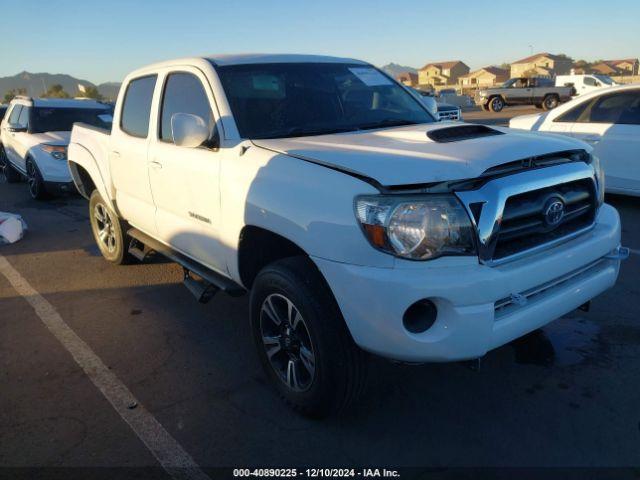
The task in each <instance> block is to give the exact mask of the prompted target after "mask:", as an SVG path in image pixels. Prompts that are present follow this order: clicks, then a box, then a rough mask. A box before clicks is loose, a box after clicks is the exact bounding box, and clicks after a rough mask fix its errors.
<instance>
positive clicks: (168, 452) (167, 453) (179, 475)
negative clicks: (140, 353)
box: [0, 255, 210, 480]
mask: <svg viewBox="0 0 640 480" xmlns="http://www.w3.org/2000/svg"><path fill="white" fill-rule="evenodd" d="M0 272H1V273H2V274H3V275H4V276H5V277H6V278H7V280H9V283H11V285H12V286H13V288H14V289H15V290H16V291H17V292H18V293H19V294H20V295H21V296H22V297H24V299H25V300H26V301H27V302H29V304H30V305H31V306H32V307H33V309H34V310H35V311H36V314H37V315H38V317H40V320H42V322H43V323H44V324H45V326H46V327H47V328H48V329H49V331H50V332H51V333H52V334H53V335H54V336H55V337H56V338H57V339H58V341H59V342H60V343H61V344H62V346H63V347H64V348H65V349H67V351H68V352H69V353H70V354H71V356H72V357H73V359H74V360H75V361H76V363H77V364H78V365H79V366H80V368H82V369H83V370H84V372H85V373H86V374H87V376H88V377H89V378H90V379H91V381H92V382H93V384H94V385H95V386H96V387H97V388H98V390H100V392H101V393H102V395H104V396H105V398H106V399H107V400H108V401H109V403H111V405H112V406H113V408H114V409H115V410H116V412H118V414H119V415H120V416H121V417H122V419H123V420H124V421H125V422H127V423H128V424H129V426H130V427H131V429H132V430H133V431H134V432H135V434H136V435H137V436H138V438H140V440H142V442H143V443H144V444H145V445H146V446H147V448H148V449H149V451H150V452H151V453H152V454H153V456H154V457H156V459H157V460H158V462H160V465H162V467H163V468H164V469H165V470H166V472H167V473H168V474H169V475H171V476H172V477H173V478H175V479H181V480H182V479H184V480H210V478H209V477H208V476H207V475H206V474H205V473H204V472H203V471H202V470H201V469H200V467H199V466H198V465H197V464H196V462H195V461H194V460H193V458H191V456H190V455H189V454H188V453H187V452H186V451H185V450H184V449H183V448H182V447H181V446H180V444H179V443H178V442H177V441H176V440H175V439H174V438H173V437H172V436H171V435H170V434H169V432H167V431H166V430H165V429H164V427H163V426H162V425H161V424H160V422H158V421H157V420H156V419H155V417H154V416H153V415H152V414H151V413H150V412H149V411H148V410H147V409H146V408H144V407H143V406H142V405H141V404H140V402H138V401H137V400H136V398H135V397H134V396H133V394H132V393H131V392H130V391H129V389H128V388H127V387H126V386H125V385H124V384H123V383H122V382H121V381H120V380H119V379H118V377H116V375H115V374H114V373H113V372H111V371H110V370H109V369H108V368H107V367H106V366H105V364H104V363H102V360H100V358H99V357H98V356H97V355H96V354H95V353H94V352H93V350H91V348H90V347H89V345H87V344H86V343H85V342H84V340H82V339H81V338H80V337H79V336H78V335H76V333H75V332H74V331H73V330H72V329H71V328H70V327H69V325H67V324H66V323H65V321H64V320H63V319H62V317H61V316H60V314H59V313H58V312H57V311H56V309H55V308H54V306H53V305H51V304H50V303H49V302H48V301H47V300H46V299H45V298H44V297H43V296H42V295H40V294H39V293H38V292H37V291H36V290H35V289H34V288H33V287H32V286H31V285H30V284H29V282H27V280H26V279H25V278H24V277H23V276H22V275H20V273H19V272H18V271H17V270H16V269H15V268H13V266H12V265H11V264H10V263H9V261H8V260H7V259H6V258H5V257H4V256H2V255H0ZM133 402H135V403H137V407H136V408H133V409H130V408H129V405H131V404H132V403H133Z"/></svg>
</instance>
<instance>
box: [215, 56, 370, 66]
mask: <svg viewBox="0 0 640 480" xmlns="http://www.w3.org/2000/svg"><path fill="white" fill-rule="evenodd" d="M206 58H207V59H208V60H210V61H211V62H213V63H215V64H216V65H220V66H225V65H243V64H248V63H361V64H363V65H365V64H366V62H363V61H362V60H355V59H353V58H342V57H330V56H327V55H300V54H271V53H243V54H238V55H210V56H207V57H206Z"/></svg>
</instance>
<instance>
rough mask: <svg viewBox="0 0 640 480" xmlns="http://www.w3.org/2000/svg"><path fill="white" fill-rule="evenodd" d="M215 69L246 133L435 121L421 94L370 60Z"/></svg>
mask: <svg viewBox="0 0 640 480" xmlns="http://www.w3.org/2000/svg"><path fill="white" fill-rule="evenodd" d="M216 69H217V71H218V75H219V76H220V80H221V82H222V85H223V87H224V90H225V93H226V95H227V99H228V100H229V104H230V106H231V110H232V112H233V116H234V118H235V121H236V124H237V126H238V130H239V132H240V135H241V136H242V137H244V138H279V137H297V136H306V135H323V134H328V133H338V132H348V131H354V130H365V129H373V128H383V127H392V126H400V125H412V124H418V123H432V122H434V121H435V120H434V118H433V117H432V116H431V115H430V114H429V113H428V112H427V111H426V109H425V108H424V106H422V104H421V102H420V101H419V100H418V99H417V98H415V97H414V96H413V95H412V94H410V93H409V92H408V91H407V90H405V89H404V88H403V87H401V86H400V85H398V84H397V83H395V82H394V81H393V80H391V79H389V77H387V76H386V75H384V74H382V73H381V72H380V71H378V70H376V69H375V68H373V67H370V66H367V65H358V64H346V63H272V64H247V65H231V66H224V67H220V66H217V67H216Z"/></svg>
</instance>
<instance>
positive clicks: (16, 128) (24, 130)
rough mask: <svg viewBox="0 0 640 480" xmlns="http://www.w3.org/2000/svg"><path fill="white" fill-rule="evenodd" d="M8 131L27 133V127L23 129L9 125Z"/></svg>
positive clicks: (19, 126)
mask: <svg viewBox="0 0 640 480" xmlns="http://www.w3.org/2000/svg"><path fill="white" fill-rule="evenodd" d="M9 131H10V132H14V133H15V132H26V131H27V127H24V126H22V125H9Z"/></svg>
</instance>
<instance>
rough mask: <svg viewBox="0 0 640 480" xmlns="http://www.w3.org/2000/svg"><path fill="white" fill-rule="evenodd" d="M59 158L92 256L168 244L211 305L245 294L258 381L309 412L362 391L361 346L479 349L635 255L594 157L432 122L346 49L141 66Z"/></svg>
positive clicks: (600, 282) (496, 131)
mask: <svg viewBox="0 0 640 480" xmlns="http://www.w3.org/2000/svg"><path fill="white" fill-rule="evenodd" d="M68 157H69V158H68V163H69V168H70V171H71V174H72V176H73V179H74V182H75V184H76V186H77V188H78V190H79V191H80V192H81V193H82V194H83V195H84V196H85V197H86V198H87V199H89V213H90V219H91V227H92V230H93V234H94V236H95V240H96V242H97V245H98V247H99V248H100V251H101V252H102V254H103V256H104V257H105V258H106V259H107V260H108V261H110V262H113V263H115V264H123V263H127V262H129V261H131V260H135V259H137V260H138V261H142V260H144V259H145V258H146V257H147V255H148V254H149V253H150V252H157V253H160V254H162V255H165V256H167V257H168V258H170V259H171V260H173V261H175V262H177V263H178V264H180V265H181V266H182V267H183V273H184V278H183V280H184V283H185V285H186V286H187V287H188V288H189V290H190V291H191V292H193V293H194V295H195V296H196V298H197V299H198V300H200V301H203V302H204V301H207V300H208V299H210V298H211V297H212V296H213V295H214V294H215V293H216V292H219V291H224V292H227V293H229V294H231V295H239V294H242V293H244V292H250V325H251V332H252V336H253V339H254V341H255V344H256V347H257V351H258V355H259V358H260V361H261V363H262V365H263V367H264V369H265V372H266V375H267V376H268V377H269V378H270V379H271V381H272V383H273V385H274V386H275V388H276V389H277V391H278V392H279V393H280V395H281V396H282V397H284V399H285V400H286V401H287V402H288V403H289V404H291V405H292V406H293V407H295V408H296V409H297V410H299V411H301V412H303V413H305V414H308V415H315V416H322V415H326V414H329V413H332V412H335V411H338V410H340V409H342V408H344V407H345V406H346V405H348V404H349V403H350V402H351V401H352V400H353V399H354V398H355V397H356V396H357V394H358V392H359V391H360V390H361V388H362V386H363V382H364V378H365V372H366V366H367V354H365V352H369V353H372V354H376V355H379V356H382V357H386V358H389V359H393V360H396V361H402V362H447V361H458V360H470V359H477V358H480V357H482V356H483V355H484V354H485V353H487V352H488V351H490V350H492V349H494V348H496V347H499V346H501V345H504V344H506V343H507V342H510V341H512V340H514V339H516V338H518V337H520V336H522V335H525V334H527V333H528V332H531V331H532V330H535V329H537V328H540V327H542V326H544V325H545V324H547V323H549V322H551V321H553V320H555V319H557V318H559V317H560V316H562V315H564V314H566V313H568V312H571V311H572V310H574V309H576V308H578V307H580V306H583V305H585V304H587V303H588V302H589V301H590V300H591V299H592V298H593V297H595V296H597V295H598V294H600V293H602V292H603V291H605V290H606V289H608V288H610V287H611V286H613V285H614V283H615V281H616V278H617V276H618V269H619V265H620V260H621V259H622V258H624V256H625V254H626V250H625V249H624V248H623V247H621V246H620V220H619V217H618V213H617V212H616V210H615V209H614V208H613V207H611V206H609V205H607V204H606V203H604V196H603V192H604V186H603V184H602V182H603V175H602V171H601V169H600V166H599V163H598V159H597V158H596V157H595V156H594V155H592V153H591V147H589V146H588V145H586V144H584V143H582V142H580V141H577V140H574V139H571V138H561V137H556V136H547V135H543V134H532V133H526V132H517V131H512V130H509V129H507V128H498V127H495V128H490V127H487V126H482V125H471V124H464V123H447V122H444V123H438V122H436V121H435V119H434V118H433V117H432V116H431V114H430V113H429V112H428V111H427V110H426V108H425V107H424V105H423V104H422V102H420V100H419V99H418V98H417V97H416V96H414V95H413V94H411V93H409V91H408V90H407V89H405V88H404V87H403V86H401V85H400V84H398V83H397V82H396V81H395V80H393V79H392V78H390V77H389V76H387V75H386V74H385V73H383V72H381V71H380V70H378V69H376V68H375V67H373V66H372V65H370V64H368V63H365V62H362V61H358V60H352V59H342V58H333V57H323V56H307V55H231V56H214V57H205V58H185V59H180V60H175V61H168V62H164V63H158V64H155V65H151V66H148V67H145V68H142V69H139V70H136V71H135V72H133V73H131V74H129V75H128V76H127V77H126V79H125V81H124V84H123V87H122V89H121V91H120V94H119V98H118V101H117V104H116V107H115V113H114V119H113V126H112V128H111V130H110V131H108V130H104V129H101V128H97V127H95V126H90V125H82V124H76V125H75V126H74V128H73V131H72V134H71V143H70V145H69V153H68Z"/></svg>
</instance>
